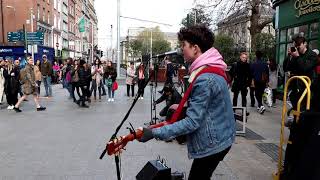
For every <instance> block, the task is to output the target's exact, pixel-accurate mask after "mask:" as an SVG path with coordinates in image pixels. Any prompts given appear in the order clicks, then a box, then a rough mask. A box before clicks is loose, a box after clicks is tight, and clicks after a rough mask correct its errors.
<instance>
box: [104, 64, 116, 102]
mask: <svg viewBox="0 0 320 180" xmlns="http://www.w3.org/2000/svg"><path fill="white" fill-rule="evenodd" d="M105 76H106V77H107V78H106V81H107V82H106V85H107V87H108V97H109V98H108V102H110V101H112V102H113V101H114V92H115V90H116V89H115V88H114V85H115V84H116V83H117V82H116V79H117V71H116V69H115V68H114V67H113V66H112V63H111V61H108V62H107V69H106V72H105Z"/></svg>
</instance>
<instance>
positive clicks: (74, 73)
mask: <svg viewBox="0 0 320 180" xmlns="http://www.w3.org/2000/svg"><path fill="white" fill-rule="evenodd" d="M78 70H79V61H78V60H74V61H73V66H72V67H71V74H70V75H71V96H72V98H73V102H75V103H77V102H78V101H77V98H76V96H75V93H74V91H75V90H77V94H78V97H80V90H79V85H78V82H79V73H78Z"/></svg>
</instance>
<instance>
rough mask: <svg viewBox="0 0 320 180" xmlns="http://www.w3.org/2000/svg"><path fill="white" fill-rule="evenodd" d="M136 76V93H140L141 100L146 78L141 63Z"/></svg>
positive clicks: (146, 74) (145, 72) (146, 75)
mask: <svg viewBox="0 0 320 180" xmlns="http://www.w3.org/2000/svg"><path fill="white" fill-rule="evenodd" d="M136 75H137V77H138V92H140V97H139V99H143V95H144V86H145V83H146V78H147V77H148V73H147V70H146V69H145V68H144V64H143V63H141V64H140V65H139V67H138V68H137V72H136Z"/></svg>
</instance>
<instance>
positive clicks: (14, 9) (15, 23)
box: [6, 6, 17, 29]
mask: <svg viewBox="0 0 320 180" xmlns="http://www.w3.org/2000/svg"><path fill="white" fill-rule="evenodd" d="M6 8H8V9H13V12H14V29H16V26H17V22H16V8H15V7H13V6H6Z"/></svg>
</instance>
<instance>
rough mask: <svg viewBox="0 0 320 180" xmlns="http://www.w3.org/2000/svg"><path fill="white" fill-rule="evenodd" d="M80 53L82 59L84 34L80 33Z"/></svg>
mask: <svg viewBox="0 0 320 180" xmlns="http://www.w3.org/2000/svg"><path fill="white" fill-rule="evenodd" d="M80 39H81V41H80V53H81V57H82V49H83V38H82V32H80Z"/></svg>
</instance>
